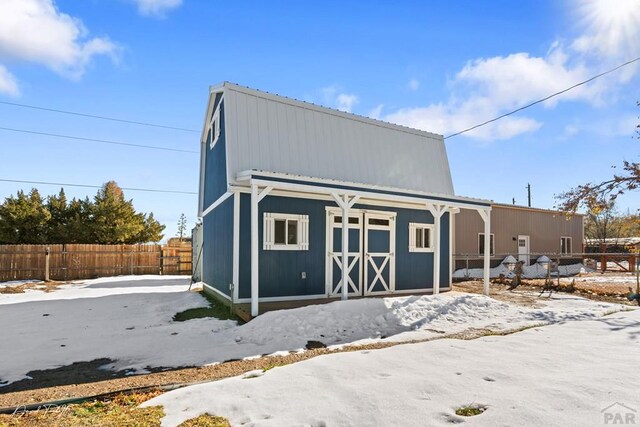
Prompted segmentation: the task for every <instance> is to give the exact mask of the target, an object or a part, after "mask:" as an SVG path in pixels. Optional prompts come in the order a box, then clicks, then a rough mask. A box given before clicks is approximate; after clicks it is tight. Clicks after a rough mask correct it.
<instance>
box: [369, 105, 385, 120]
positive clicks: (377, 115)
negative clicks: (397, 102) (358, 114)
mask: <svg viewBox="0 0 640 427" xmlns="http://www.w3.org/2000/svg"><path fill="white" fill-rule="evenodd" d="M383 108H384V104H378V105H376V107H375V108H374V109H373V110H371V111H369V114H367V115H368V116H369V117H371V118H372V119H379V118H380V116H382V109H383Z"/></svg>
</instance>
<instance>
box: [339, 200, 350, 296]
mask: <svg viewBox="0 0 640 427" xmlns="http://www.w3.org/2000/svg"><path fill="white" fill-rule="evenodd" d="M347 298H349V198H348V196H347V195H346V194H345V195H343V196H342V296H341V299H342V301H346V300H347Z"/></svg>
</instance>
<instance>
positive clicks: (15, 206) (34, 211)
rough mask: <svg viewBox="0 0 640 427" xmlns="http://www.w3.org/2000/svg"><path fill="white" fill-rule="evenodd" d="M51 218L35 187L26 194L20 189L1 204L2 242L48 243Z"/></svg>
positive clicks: (0, 241)
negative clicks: (14, 195)
mask: <svg viewBox="0 0 640 427" xmlns="http://www.w3.org/2000/svg"><path fill="white" fill-rule="evenodd" d="M50 218H51V214H50V213H49V210H48V209H47V208H46V207H45V206H44V205H43V201H42V197H40V193H39V192H38V190H36V189H35V188H34V189H32V190H31V192H30V193H29V194H28V195H26V194H24V192H23V191H18V194H17V197H13V196H10V197H8V198H6V199H5V201H4V203H3V204H2V205H0V243H5V244H21V243H46V240H47V229H46V227H47V223H48V222H49V219H50Z"/></svg>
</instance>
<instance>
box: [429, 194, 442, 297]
mask: <svg viewBox="0 0 640 427" xmlns="http://www.w3.org/2000/svg"><path fill="white" fill-rule="evenodd" d="M427 209H429V212H431V215H433V224H434V227H433V228H434V230H433V240H434V242H433V295H438V294H439V293H440V234H441V233H440V218H441V217H442V214H444V213H445V210H446V209H445V206H444V205H432V204H428V205H427Z"/></svg>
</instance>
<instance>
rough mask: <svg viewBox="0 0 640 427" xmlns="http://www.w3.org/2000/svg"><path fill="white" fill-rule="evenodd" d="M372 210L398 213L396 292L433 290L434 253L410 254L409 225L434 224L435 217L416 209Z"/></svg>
mask: <svg viewBox="0 0 640 427" xmlns="http://www.w3.org/2000/svg"><path fill="white" fill-rule="evenodd" d="M371 209H378V210H391V211H394V212H397V213H398V215H397V216H396V290H398V291H407V290H411V289H420V290H425V289H432V288H433V253H432V252H409V223H410V222H419V223H423V224H433V215H431V213H430V212H429V211H421V210H414V209H392V208H380V207H375V208H374V207H371ZM447 236H448V233H447Z"/></svg>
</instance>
